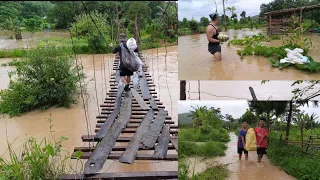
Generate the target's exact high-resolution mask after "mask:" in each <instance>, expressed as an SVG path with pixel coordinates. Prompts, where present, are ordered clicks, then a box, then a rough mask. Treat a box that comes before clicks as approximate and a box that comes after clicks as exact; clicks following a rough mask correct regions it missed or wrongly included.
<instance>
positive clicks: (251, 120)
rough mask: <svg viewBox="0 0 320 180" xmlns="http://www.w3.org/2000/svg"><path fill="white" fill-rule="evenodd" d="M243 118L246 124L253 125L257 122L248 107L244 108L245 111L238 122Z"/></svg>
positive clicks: (256, 118)
mask: <svg viewBox="0 0 320 180" xmlns="http://www.w3.org/2000/svg"><path fill="white" fill-rule="evenodd" d="M243 120H246V121H247V123H248V124H250V125H252V126H255V125H257V122H258V117H257V116H256V115H255V114H254V113H253V112H252V111H250V110H249V109H247V110H246V112H245V113H244V114H243V115H242V116H241V117H240V119H239V123H241V122H242V121H243Z"/></svg>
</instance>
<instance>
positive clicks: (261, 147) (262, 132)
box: [255, 118, 268, 167]
mask: <svg viewBox="0 0 320 180" xmlns="http://www.w3.org/2000/svg"><path fill="white" fill-rule="evenodd" d="M264 122H265V119H264V118H260V121H259V127H256V129H255V133H256V138H257V147H258V149H257V154H258V164H257V165H258V166H259V167H262V165H261V159H262V157H263V155H264V154H267V151H266V150H267V137H268V129H267V128H266V127H265V126H264Z"/></svg>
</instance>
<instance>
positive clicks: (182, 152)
mask: <svg viewBox="0 0 320 180" xmlns="http://www.w3.org/2000/svg"><path fill="white" fill-rule="evenodd" d="M178 143H179V151H178V155H179V158H183V157H193V156H199V157H208V158H209V157H216V156H224V155H225V152H224V151H225V150H226V149H227V146H226V145H225V144H224V143H222V142H205V143H201V144H197V143H194V142H188V141H181V140H180V139H179V142H178Z"/></svg>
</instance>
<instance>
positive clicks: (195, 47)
mask: <svg viewBox="0 0 320 180" xmlns="http://www.w3.org/2000/svg"><path fill="white" fill-rule="evenodd" d="M259 32H262V31H261V30H257V29H256V30H250V29H241V30H228V32H226V34H228V35H229V36H230V39H233V38H234V36H237V38H238V39H240V38H243V37H244V36H251V35H254V34H258V33H259ZM262 33H263V34H265V33H264V32H262ZM305 37H310V38H311V39H312V42H313V46H314V48H312V49H311V50H310V52H309V53H308V55H310V56H312V57H313V59H314V60H315V61H320V52H319V51H318V50H319V48H320V35H319V34H316V33H315V34H308V35H305ZM178 43H179V79H180V80H261V79H268V80H296V79H303V80H312V79H313V80H317V79H320V73H317V74H307V73H305V72H303V71H301V70H297V69H295V68H293V67H290V68H285V69H282V70H280V69H278V68H274V67H272V66H271V64H270V62H269V61H268V60H267V59H266V58H265V57H261V56H245V57H244V58H243V59H240V56H239V55H238V54H237V50H239V49H242V48H243V47H241V46H235V45H231V46H230V47H228V46H227V43H223V44H222V45H221V54H222V61H216V60H215V59H214V57H213V56H212V55H211V54H210V53H209V52H208V41H207V37H206V34H195V35H188V36H179V42H178ZM281 44H282V41H281V40H272V41H271V42H268V43H265V45H266V46H279V45H281Z"/></svg>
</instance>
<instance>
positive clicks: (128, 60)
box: [120, 43, 140, 72]
mask: <svg viewBox="0 0 320 180" xmlns="http://www.w3.org/2000/svg"><path fill="white" fill-rule="evenodd" d="M120 48H121V53H122V56H121V59H122V63H123V65H124V66H125V67H126V68H128V69H129V70H130V71H132V72H135V71H138V70H139V66H140V64H139V62H138V60H137V55H136V54H135V53H134V52H133V51H132V52H130V51H129V50H128V49H127V48H125V47H124V46H123V44H122V43H121V44H120Z"/></svg>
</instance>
